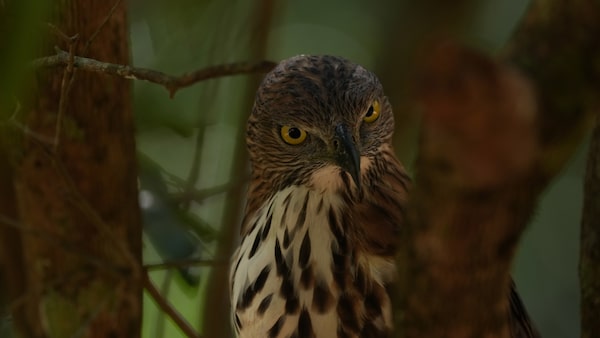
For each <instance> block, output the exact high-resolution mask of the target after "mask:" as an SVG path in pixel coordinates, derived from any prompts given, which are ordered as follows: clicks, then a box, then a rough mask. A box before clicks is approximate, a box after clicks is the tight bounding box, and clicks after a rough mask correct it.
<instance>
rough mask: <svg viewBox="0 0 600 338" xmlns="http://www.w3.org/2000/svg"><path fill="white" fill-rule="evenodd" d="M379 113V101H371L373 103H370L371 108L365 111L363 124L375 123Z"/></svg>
mask: <svg viewBox="0 0 600 338" xmlns="http://www.w3.org/2000/svg"><path fill="white" fill-rule="evenodd" d="M380 111H381V107H380V105H379V101H377V100H375V101H373V103H371V106H369V109H367V113H366V114H365V117H364V118H363V120H365V122H367V123H371V122H375V120H377V118H378V117H379V113H380Z"/></svg>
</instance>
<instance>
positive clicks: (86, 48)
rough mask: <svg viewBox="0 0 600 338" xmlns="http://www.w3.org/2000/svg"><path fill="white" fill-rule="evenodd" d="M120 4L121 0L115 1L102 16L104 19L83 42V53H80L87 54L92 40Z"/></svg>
mask: <svg viewBox="0 0 600 338" xmlns="http://www.w3.org/2000/svg"><path fill="white" fill-rule="evenodd" d="M120 4H121V0H117V1H116V2H115V4H114V5H113V6H112V7H111V8H110V10H109V11H108V14H107V15H106V16H105V17H104V20H103V21H102V23H101V24H100V26H98V28H96V30H95V31H94V33H92V36H90V38H89V39H88V40H87V42H86V43H85V46H84V47H83V53H82V54H83V55H86V54H87V52H88V50H89V49H90V46H91V45H92V42H93V41H94V40H95V39H96V37H97V36H98V34H100V32H101V31H102V29H103V28H104V26H106V24H107V23H108V20H110V19H111V18H112V16H113V14H114V13H115V11H116V10H117V8H118V7H119V5H120Z"/></svg>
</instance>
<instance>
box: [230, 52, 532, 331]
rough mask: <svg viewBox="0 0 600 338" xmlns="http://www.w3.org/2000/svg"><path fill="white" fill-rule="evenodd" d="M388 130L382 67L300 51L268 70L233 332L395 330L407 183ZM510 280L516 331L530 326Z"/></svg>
mask: <svg viewBox="0 0 600 338" xmlns="http://www.w3.org/2000/svg"><path fill="white" fill-rule="evenodd" d="M393 132H394V115H393V112H392V107H391V104H390V102H389V100H388V99H387V97H386V95H385V94H384V91H383V87H382V85H381V83H380V81H379V80H378V78H377V76H375V74H374V73H372V72H370V71H368V70H367V69H365V68H364V67H362V66H360V65H358V64H356V63H353V62H351V61H349V60H347V59H345V58H341V57H336V56H329V55H299V56H294V57H291V58H289V59H286V60H283V61H281V62H280V63H279V64H278V65H277V66H276V67H275V68H274V69H273V70H272V71H271V72H269V73H268V74H267V75H266V76H265V78H264V79H263V81H262V82H261V84H260V85H259V88H258V90H257V93H256V97H255V102H254V106H253V108H252V112H251V114H250V116H249V118H248V122H247V129H246V143H247V148H248V153H249V160H250V166H251V176H250V177H251V179H250V182H249V185H248V193H247V201H246V209H245V214H244V217H243V219H242V222H241V223H242V225H241V232H240V237H241V242H240V244H239V247H238V248H237V250H236V251H235V252H234V254H233V255H232V259H231V265H230V302H231V308H232V322H233V324H232V325H233V326H234V330H235V332H236V334H237V336H238V337H240V338H255V337H261V338H262V337H269V338H278V337H297V338H300V337H315V338H322V337H327V338H331V337H340V338H342V337H389V336H391V335H392V330H393V323H392V322H393V319H392V304H391V300H390V292H391V290H392V289H393V282H394V279H395V278H396V275H397V271H396V265H395V261H394V256H395V254H396V251H397V248H398V245H399V237H400V231H401V229H402V227H403V226H404V224H405V223H406V207H407V205H408V204H407V202H408V195H409V190H410V187H411V179H410V176H409V175H408V174H407V171H406V170H405V168H404V166H403V165H402V163H401V162H400V161H399V160H398V159H397V157H396V155H395V152H394V148H393V146H392V136H393ZM507 287H509V288H510V292H509V301H510V310H509V312H510V313H509V314H508V315H509V316H510V323H511V324H512V325H513V327H512V330H513V332H515V333H516V335H515V337H517V336H518V337H529V336H527V335H526V334H528V333H532V332H535V330H534V329H533V328H532V326H531V324H530V320H529V317H528V316H527V313H526V311H525V310H524V307H523V304H522V303H521V300H520V298H519V297H518V294H517V293H516V291H515V288H514V284H511V285H510V286H507ZM531 337H533V336H531Z"/></svg>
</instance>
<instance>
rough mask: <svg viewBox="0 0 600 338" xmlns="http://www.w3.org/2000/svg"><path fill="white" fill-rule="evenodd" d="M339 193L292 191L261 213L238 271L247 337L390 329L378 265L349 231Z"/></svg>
mask: <svg viewBox="0 0 600 338" xmlns="http://www.w3.org/2000/svg"><path fill="white" fill-rule="evenodd" d="M349 215H350V211H349V210H347V208H346V207H345V206H344V201H343V198H341V197H340V195H339V194H336V193H323V192H322V191H318V190H315V189H309V188H307V187H304V186H291V187H288V188H286V189H284V190H282V191H280V192H278V193H276V194H275V195H274V196H272V197H271V198H270V199H269V200H267V202H266V203H265V204H264V205H263V206H262V207H261V208H260V209H259V211H258V212H257V213H256V215H255V216H254V219H252V220H251V222H253V224H252V225H251V227H250V229H251V230H250V231H249V232H248V233H247V235H246V236H244V238H243V239H242V242H241V244H240V247H239V248H238V250H237V251H236V253H235V254H234V257H233V259H232V266H231V281H232V283H231V302H232V308H233V321H234V324H235V327H236V331H237V332H238V334H239V336H240V337H290V336H294V335H295V336H298V337H337V336H343V335H346V336H349V337H353V336H356V337H358V336H360V337H366V336H381V335H382V333H384V332H387V331H388V330H389V329H390V327H391V314H390V302H389V298H388V296H387V293H386V291H385V288H384V281H383V280H381V276H380V275H379V274H378V271H380V270H384V269H383V268H379V266H377V265H379V264H382V266H383V265H386V264H387V265H389V264H391V263H390V262H388V261H385V260H384V261H381V262H380V261H378V260H377V259H371V258H369V257H368V256H366V255H365V254H364V253H362V252H361V251H360V250H359V248H357V247H356V246H355V243H354V241H353V237H352V236H351V235H350V234H348V233H347V229H348V228H349V224H346V223H349V222H352V221H353V219H352V217H349Z"/></svg>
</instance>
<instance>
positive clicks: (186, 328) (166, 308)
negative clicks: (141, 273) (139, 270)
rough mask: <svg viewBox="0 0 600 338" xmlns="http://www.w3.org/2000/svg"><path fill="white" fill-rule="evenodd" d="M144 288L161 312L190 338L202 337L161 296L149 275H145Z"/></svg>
mask: <svg viewBox="0 0 600 338" xmlns="http://www.w3.org/2000/svg"><path fill="white" fill-rule="evenodd" d="M144 288H146V290H148V293H150V296H152V299H154V301H155V302H156V304H158V306H159V307H160V308H161V310H163V312H164V313H166V314H167V315H168V316H169V317H170V318H171V319H172V320H173V322H174V323H175V325H177V327H179V328H180V329H181V331H183V333H184V334H185V335H186V336H187V337H188V338H201V336H200V335H199V334H198V333H197V332H196V330H195V329H194V328H193V327H192V326H191V325H190V323H188V322H187V320H185V318H183V317H182V316H181V315H180V314H179V312H177V310H175V308H173V306H171V304H169V302H168V301H167V300H166V299H165V298H164V297H163V296H162V295H161V294H160V292H159V291H158V289H157V288H156V287H155V286H154V284H152V281H151V280H150V276H148V274H145V278H144Z"/></svg>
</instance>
